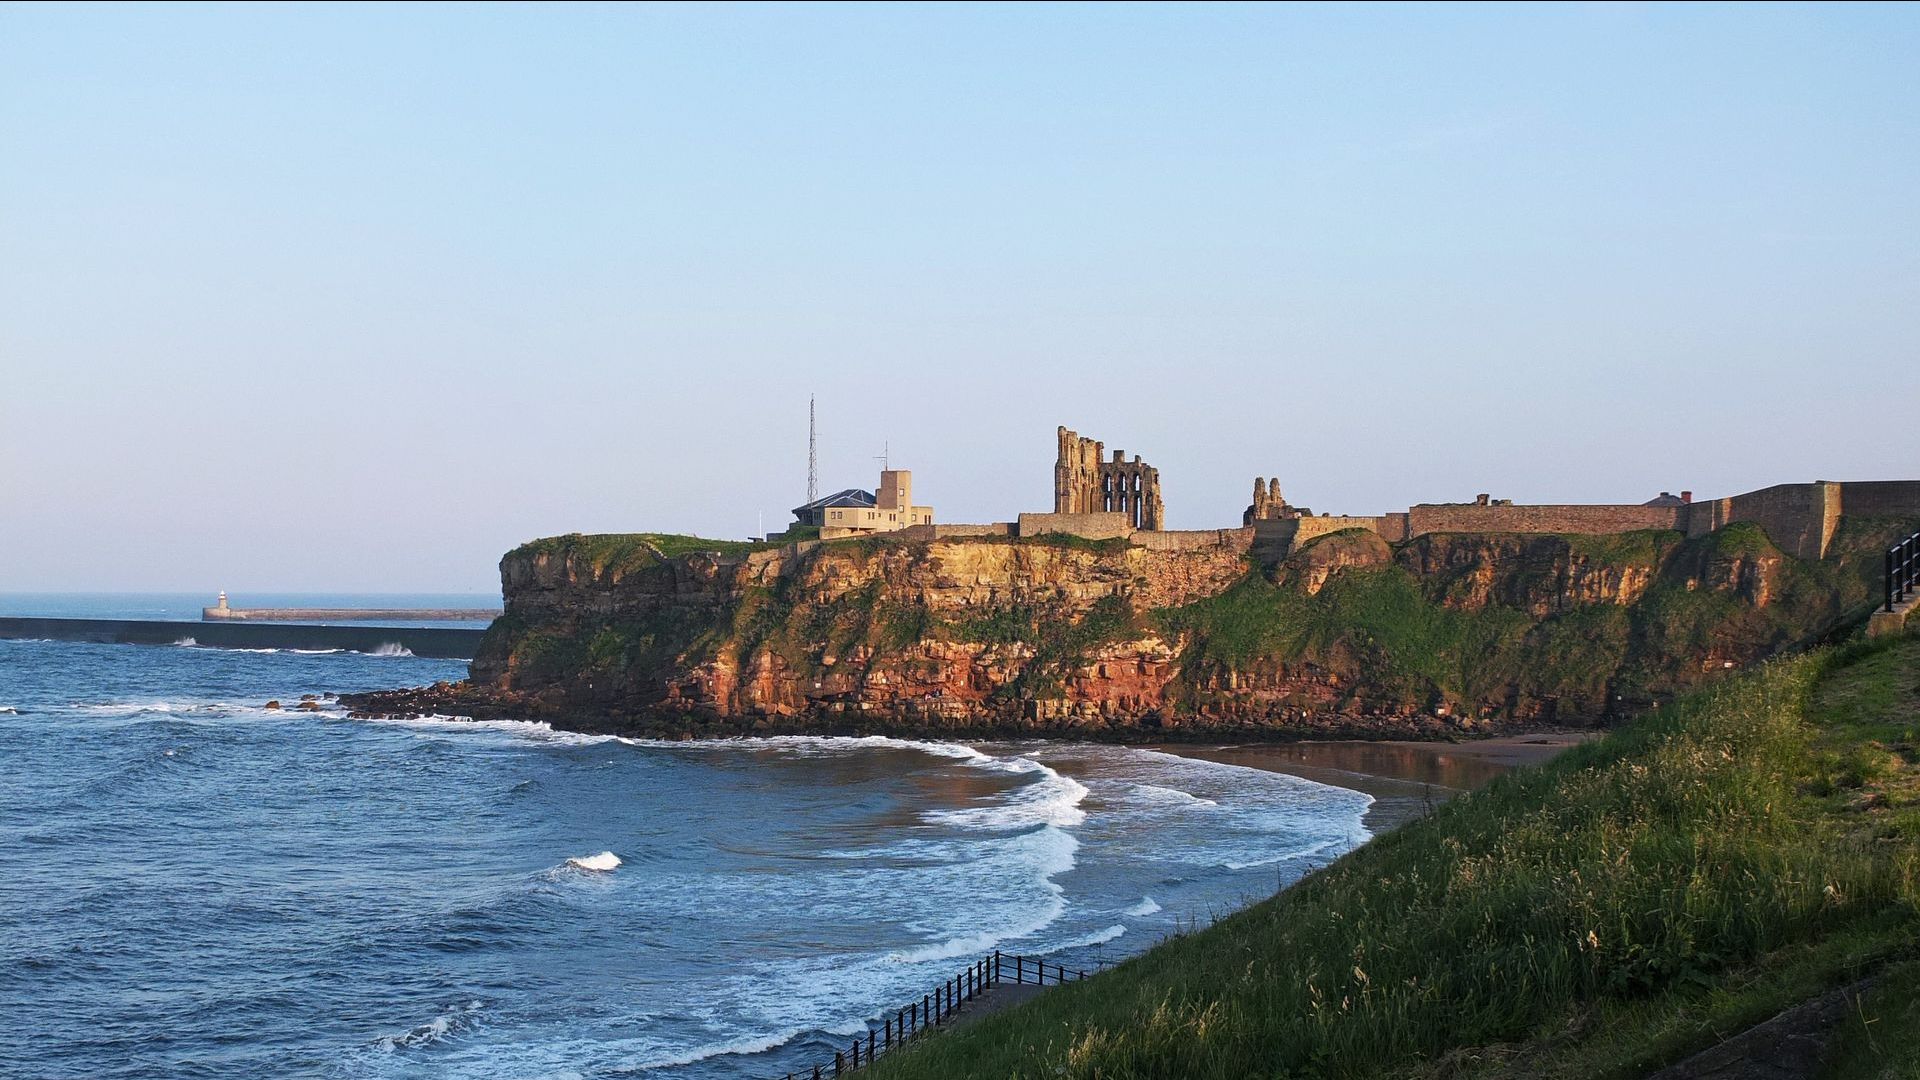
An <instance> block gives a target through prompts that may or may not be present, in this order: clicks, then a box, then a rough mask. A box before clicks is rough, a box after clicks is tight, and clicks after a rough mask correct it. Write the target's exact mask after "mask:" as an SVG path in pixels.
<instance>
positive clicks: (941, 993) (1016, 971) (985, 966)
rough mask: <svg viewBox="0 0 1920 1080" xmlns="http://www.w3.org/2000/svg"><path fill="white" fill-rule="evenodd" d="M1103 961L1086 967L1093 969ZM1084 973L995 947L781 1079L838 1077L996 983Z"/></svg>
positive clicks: (946, 1017)
mask: <svg viewBox="0 0 1920 1080" xmlns="http://www.w3.org/2000/svg"><path fill="white" fill-rule="evenodd" d="M1107 963H1108V961H1104V960H1103V961H1098V962H1096V963H1094V964H1093V965H1092V966H1093V967H1094V969H1095V970H1098V969H1099V968H1101V967H1102V966H1105V965H1106V964H1107ZM1086 977H1087V973H1086V971H1085V970H1083V969H1081V968H1069V967H1065V966H1063V965H1061V964H1056V963H1048V962H1047V960H1046V958H1045V957H1039V956H1007V955H1005V954H1003V953H1001V952H1000V950H998V949H995V950H994V951H993V955H992V956H985V957H981V958H980V959H979V960H977V961H975V962H974V963H973V964H971V965H969V966H968V967H967V969H966V970H964V971H962V972H960V974H958V975H955V976H954V977H953V978H951V979H948V980H947V981H946V982H943V983H941V984H940V985H939V986H937V987H935V988H934V990H933V992H932V993H930V994H923V995H921V998H920V1000H919V1001H913V1002H908V1003H907V1004H906V1005H905V1006H903V1007H901V1008H899V1009H895V1010H894V1011H893V1012H892V1013H891V1014H883V1015H882V1016H881V1017H880V1024H879V1026H877V1027H876V1026H874V1024H873V1021H871V1020H869V1021H867V1034H866V1037H865V1038H861V1037H858V1036H856V1037H855V1038H854V1040H853V1042H852V1044H851V1045H849V1046H848V1047H847V1049H845V1050H835V1051H834V1052H833V1061H832V1062H831V1063H828V1062H821V1063H820V1064H817V1065H815V1066H813V1069H812V1071H806V1070H802V1071H800V1072H790V1073H786V1074H785V1075H784V1077H782V1078H781V1080H824V1078H826V1077H830V1076H844V1075H846V1074H847V1073H850V1072H853V1071H855V1070H857V1069H864V1068H866V1067H867V1066H868V1065H871V1064H873V1062H874V1059H875V1058H877V1057H879V1056H880V1055H881V1054H884V1053H887V1052H888V1051H890V1050H897V1049H899V1048H900V1047H903V1046H905V1045H907V1044H908V1043H910V1042H912V1041H913V1040H915V1039H917V1038H919V1037H920V1036H922V1035H924V1034H926V1033H928V1032H930V1031H934V1030H936V1029H938V1028H940V1027H941V1026H943V1025H945V1024H947V1023H948V1022H949V1021H951V1020H952V1019H953V1018H954V1017H955V1015H956V1014H958V1013H959V1012H960V1010H961V1009H962V1007H964V1006H965V1005H966V1004H967V1003H968V1002H970V1001H975V1000H977V999H978V998H979V997H980V995H982V994H984V993H986V992H987V991H989V990H991V989H993V988H994V987H996V986H1036V987H1041V986H1048V985H1051V984H1057V983H1065V982H1077V981H1079V980H1081V979H1084V978H1086Z"/></svg>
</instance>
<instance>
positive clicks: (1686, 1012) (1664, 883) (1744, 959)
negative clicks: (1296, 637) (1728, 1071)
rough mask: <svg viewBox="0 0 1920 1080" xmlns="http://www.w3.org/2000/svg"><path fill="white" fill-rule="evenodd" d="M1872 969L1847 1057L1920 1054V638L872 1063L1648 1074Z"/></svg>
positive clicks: (1857, 652)
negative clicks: (1859, 1032)
mask: <svg viewBox="0 0 1920 1080" xmlns="http://www.w3.org/2000/svg"><path fill="white" fill-rule="evenodd" d="M1871 972H1882V973H1884V978H1885V982H1884V984H1883V987H1882V990H1881V991H1880V992H1878V993H1876V994H1875V995H1873V996H1872V997H1870V998H1869V1000H1868V1002H1867V1003H1866V1005H1865V1006H1864V1007H1863V1009H1862V1010H1861V1015H1860V1018H1859V1022H1860V1024H1861V1026H1862V1028H1863V1030H1864V1031H1867V1032H1875V1031H1877V1035H1876V1036H1875V1038H1874V1040H1867V1039H1864V1038H1863V1039H1861V1040H1860V1041H1859V1043H1858V1045H1856V1046H1854V1047H1852V1049H1850V1050H1849V1051H1848V1052H1849V1053H1850V1054H1852V1055H1854V1056H1853V1057H1850V1058H1849V1059H1848V1060H1847V1061H1846V1062H1843V1063H1842V1067H1841V1074H1842V1075H1858V1076H1867V1075H1882V1073H1881V1072H1880V1070H1882V1069H1885V1068H1887V1067H1888V1066H1889V1065H1890V1064H1894V1063H1897V1062H1899V1061H1900V1060H1901V1059H1902V1058H1903V1056H1904V1058H1905V1068H1907V1069H1909V1070H1911V1069H1914V1068H1916V1067H1920V1061H1916V1060H1915V1059H1914V1056H1913V1055H1914V1054H1915V1053H1916V1049H1920V1048H1916V1046H1915V1036H1914V1035H1913V1033H1912V1031H1911V1029H1908V1030H1901V1029H1898V1028H1897V1024H1898V1022H1899V1021H1900V1020H1901V1019H1902V1018H1903V1017H1905V1018H1909V1019H1910V1018H1912V1016H1913V1007H1912V1005H1911V1002H1910V1000H1909V999H1907V998H1906V997H1905V996H1903V995H1902V993H1901V992H1900V988H1901V987H1911V986H1914V985H1916V984H1920V639H1916V638H1913V637H1907V638H1903V639H1898V640H1897V641H1895V642H1893V643H1890V644H1879V645H1875V646H1864V647H1855V648H1852V649H1849V650H1846V651H1842V652H1831V651H1829V652H1822V653H1815V654H1811V655H1803V656H1800V657H1797V658H1793V659H1787V660H1780V661H1776V662H1773V663H1771V664H1767V665H1764V666H1762V667H1760V668H1758V669H1755V670H1754V671H1751V672H1747V673H1743V674H1740V675H1738V676H1736V677H1734V678H1731V679H1728V680H1725V681H1722V682H1720V683H1717V684H1715V685H1714V686H1712V687H1710V688H1708V689H1705V690H1702V691H1698V692H1695V693H1693V694H1691V695H1688V696H1686V697H1684V698H1682V699H1681V700H1679V701H1678V702H1676V703H1674V704H1673V705H1671V706H1668V707H1666V708H1664V709H1661V710H1659V711H1657V712H1655V713H1652V714H1649V715H1646V716H1644V717H1643V718H1641V719H1639V720H1637V721H1635V722H1633V723H1631V724H1630V725H1628V726H1626V727H1625V728H1622V729H1621V730H1619V731H1617V732H1615V733H1614V734H1612V735H1610V736H1608V737H1607V738H1605V739H1603V740H1601V741H1598V742H1595V743H1591V744H1588V745H1586V746H1583V747H1579V748H1576V749H1574V750H1572V751H1569V752H1568V753H1566V754H1565V755H1563V756H1562V757H1560V758H1559V759H1557V760H1555V761H1553V762H1551V763H1549V764H1547V765H1545V766H1541V767H1537V768H1532V769H1525V770H1519V771H1516V772H1514V773H1511V774H1509V775H1507V776H1505V777H1502V778H1501V779H1499V780H1497V781H1495V782H1494V783H1493V784H1491V785H1489V786H1488V787H1487V788H1485V789H1484V790H1482V791H1480V792H1477V793H1474V794H1471V795H1467V796H1463V797H1461V798H1459V799H1457V800H1455V801H1454V802H1453V803H1451V804H1449V805H1447V806H1445V807H1442V808H1441V809H1440V810H1439V811H1438V812H1436V813H1435V814H1434V815H1432V816H1431V817H1429V818H1427V819H1425V820H1422V821H1419V822H1415V823H1413V824H1410V825H1407V826H1405V827H1403V828H1401V829H1399V830H1397V831H1395V832H1393V833H1389V834H1387V835H1385V836H1383V837H1381V838H1379V839H1377V840H1375V841H1373V842H1372V843H1370V844H1368V845H1366V846H1364V847H1363V848H1361V849H1360V850H1358V851H1356V852H1354V853H1352V854H1350V855H1348V856H1346V857H1345V858H1343V859H1341V860H1340V861H1339V862H1337V863H1335V864H1334V865H1332V866H1331V867H1328V868H1326V869H1325V870H1322V871H1320V872H1318V873H1316V874H1314V875H1312V876H1310V877H1309V878H1308V879H1306V880H1305V881H1303V882H1301V883H1300V884H1298V885H1296V886H1295V887H1293V888H1292V889H1289V890H1287V891H1286V892H1284V893H1282V894H1280V895H1278V896H1276V897H1274V898H1272V899H1269V900H1266V901H1263V902H1261V903H1259V904H1256V905H1254V906H1253V907H1251V908H1249V909H1247V910H1244V911H1242V912H1239V913H1237V914H1235V915H1232V916H1229V917H1228V918H1226V919H1223V920H1221V921H1220V922H1218V923H1216V924H1214V925H1213V926H1211V927H1208V928H1206V929H1204V930H1201V931H1198V932H1196V933H1192V934H1189V935H1187V936H1184V937H1179V938H1176V939H1174V940H1172V941H1170V942H1168V943H1166V944H1163V945H1161V946H1160V947H1158V948H1155V949H1153V950H1151V951H1149V952H1147V953H1145V954H1143V955H1141V956H1138V957H1136V958H1134V959H1132V960H1130V961H1127V962H1126V963H1124V964H1122V965H1120V966H1118V967H1117V968H1115V969H1113V970H1111V971H1109V972H1106V973H1104V974H1102V975H1099V976H1097V977H1095V978H1093V979H1090V980H1087V981H1086V982H1082V983H1076V984H1071V985H1068V986H1065V987H1060V988H1057V989H1052V990H1049V991H1047V992H1046V993H1045V994H1043V995H1041V996H1040V997H1038V998H1036V999H1035V1000H1033V1001H1031V1002H1029V1003H1026V1004H1024V1005H1022V1006H1018V1007H1015V1008H1011V1009H1008V1010H1006V1011H1004V1012H1001V1013H998V1014H995V1015H992V1016H988V1017H986V1018H984V1019H982V1020H980V1021H979V1022H977V1023H975V1024H973V1025H971V1026H969V1027H967V1028H965V1029H962V1030H959V1031H955V1032H953V1033H949V1034H942V1035H939V1036H936V1037H934V1038H931V1039H929V1040H927V1041H926V1042H924V1043H922V1044H920V1045H919V1046H917V1047H914V1048H912V1049H909V1050H907V1051H904V1052H902V1053H899V1054H897V1055H895V1056H891V1057H888V1058H883V1059H882V1060H881V1062H880V1063H879V1067H878V1068H876V1069H875V1070H874V1072H875V1076H876V1080H881V1078H912V1077H939V1078H942V1080H950V1078H955V1077H993V1078H1003V1077H1007V1078H1012V1077H1018V1078H1027V1080H1042V1078H1045V1080H1053V1078H1059V1077H1068V1078H1087V1080H1091V1078H1096V1077H1098V1078H1104V1080H1123V1078H1135V1077H1140V1078H1146V1077H1218V1078H1223V1080H1224V1078H1236V1080H1237V1078H1241V1077H1382V1076H1390V1077H1441V1076H1446V1077H1462V1076H1471V1077H1521V1076H1527V1077H1536V1076H1539V1077H1567V1078H1572V1077H1628V1076H1639V1075H1643V1074H1644V1073H1645V1072H1647V1071H1648V1070H1650V1069H1652V1068H1654V1067H1657V1066H1659V1065H1661V1064H1664V1063H1666V1062H1670V1061H1673V1060H1676V1059H1678V1058H1680V1057H1683V1056H1685V1055H1686V1054H1688V1053H1691V1052H1694V1051H1696V1050H1699V1049H1701V1048H1703V1047H1705V1046H1707V1045H1711V1044H1712V1043H1714V1042H1715V1041H1717V1040H1718V1039H1719V1038H1720V1037H1722V1036H1724V1035H1726V1034H1729V1033H1732V1032H1735V1031H1738V1030H1740V1029H1742V1028H1744V1027H1745V1026H1747V1025H1750V1024H1752V1023H1755V1022H1758V1021H1759V1020H1762V1019H1764V1018H1766V1017H1768V1016H1771V1015H1772V1014H1774V1013H1775V1012H1777V1011H1779V1010H1780V1009H1782V1008H1784V1007H1786V1006H1789V1005H1791V1004H1794V1003H1796V1002H1798V1001H1800V1000H1802V999H1804V998H1806V997H1808V996H1811V995H1814V994H1817V993H1819V992H1821V991H1823V990H1825V989H1827V988H1830V987H1833V986H1838V985H1844V984H1845V983H1847V982H1850V981H1852V980H1853V979H1855V978H1858V977H1860V976H1861V975H1862V974H1863V973H1871ZM1903 1075H1911V1073H1910V1072H1909V1073H1905V1074H1903Z"/></svg>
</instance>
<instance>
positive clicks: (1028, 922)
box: [887, 825, 1080, 964]
mask: <svg viewBox="0 0 1920 1080" xmlns="http://www.w3.org/2000/svg"><path fill="white" fill-rule="evenodd" d="M1079 850H1080V841H1078V840H1076V839H1074V838H1073V837H1072V836H1071V835H1070V834H1068V833H1066V832H1064V831H1063V830H1061V829H1059V828H1056V827H1054V826H1051V825H1049V826H1046V827H1045V828H1042V829H1039V830H1036V831H1034V832H1029V833H1026V834H1023V835H1021V836H1018V837H1015V838H1013V839H1012V840H1009V841H1006V842H1003V843H1000V844H998V845H997V846H996V848H995V851H996V853H997V854H999V855H1002V856H1004V857H1007V858H1011V859H1014V860H1018V861H1020V862H1022V863H1023V865H1024V866H1025V867H1030V869H1029V870H1028V872H1030V873H1035V874H1037V875H1038V876H1039V879H1040V882H1041V883H1042V885H1043V886H1044V887H1045V898H1044V899H1043V900H1042V901H1041V903H1040V904H1039V905H1038V906H1037V907H1035V908H1034V909H1032V910H1030V911H1028V912H1025V913H1023V914H1022V915H1021V916H1020V917H1017V918H1015V919H1014V920H1013V921H1012V922H1008V923H1002V924H999V925H995V926H982V927H978V928H975V929H970V930H969V931H967V932H966V933H961V934H950V935H949V936H947V937H944V938H942V939H940V940H939V941H934V942H930V943H928V944H926V945H921V946H919V947H917V948H912V949H903V950H900V951H898V952H893V953H889V954H887V960H888V961H890V962H893V963H900V964H917V963H922V962H925V961H928V960H951V959H953V958H955V957H960V956H969V955H972V954H974V953H982V952H986V951H987V950H989V949H992V948H994V947H995V946H997V945H999V944H1000V943H1001V942H1003V941H1017V940H1019V939H1020V938H1024V937H1029V936H1031V935H1033V934H1037V933H1039V932H1040V931H1042V930H1045V929H1046V928H1047V927H1049V926H1052V925H1053V924H1054V923H1056V922H1058V921H1059V920H1060V917H1061V916H1062V915H1065V914H1066V913H1067V898H1066V890H1065V889H1063V888H1061V887H1060V885H1059V883H1057V882H1055V881H1054V880H1053V879H1054V878H1056V877H1058V876H1059V875H1061V874H1064V873H1066V872H1067V871H1069V870H1071V869H1073V867H1074V854H1075V853H1076V852H1078V851H1079Z"/></svg>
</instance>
